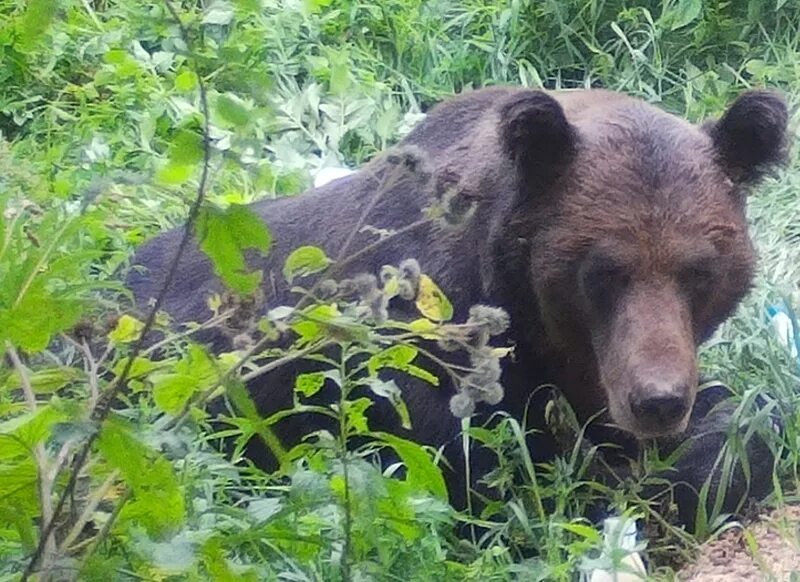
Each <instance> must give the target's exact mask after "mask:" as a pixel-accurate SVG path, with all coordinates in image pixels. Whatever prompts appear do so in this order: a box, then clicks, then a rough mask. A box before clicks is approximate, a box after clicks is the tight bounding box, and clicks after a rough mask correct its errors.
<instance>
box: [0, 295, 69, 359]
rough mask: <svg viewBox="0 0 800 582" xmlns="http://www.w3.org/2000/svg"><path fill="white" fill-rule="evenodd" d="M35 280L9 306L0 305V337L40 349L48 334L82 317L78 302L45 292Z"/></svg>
mask: <svg viewBox="0 0 800 582" xmlns="http://www.w3.org/2000/svg"><path fill="white" fill-rule="evenodd" d="M44 283H45V281H43V280H41V279H40V280H38V281H37V282H36V283H34V285H32V286H31V288H30V290H29V291H28V292H27V293H26V294H25V295H24V296H23V298H22V300H21V301H20V302H19V303H18V304H17V305H16V306H13V307H11V308H10V309H0V341H2V340H9V341H11V343H13V344H14V345H16V346H18V347H20V348H22V349H23V350H25V351H27V352H40V351H42V350H44V349H45V348H46V347H47V346H48V345H49V344H50V340H51V338H52V337H53V336H54V335H55V334H57V333H60V332H62V331H65V330H67V329H69V328H71V327H73V326H74V325H75V324H76V323H78V320H79V319H80V317H81V303H80V302H79V301H77V300H76V299H71V298H68V297H63V298H62V297H54V296H52V295H50V294H49V293H48V292H46V291H45V290H44V289H43V287H44Z"/></svg>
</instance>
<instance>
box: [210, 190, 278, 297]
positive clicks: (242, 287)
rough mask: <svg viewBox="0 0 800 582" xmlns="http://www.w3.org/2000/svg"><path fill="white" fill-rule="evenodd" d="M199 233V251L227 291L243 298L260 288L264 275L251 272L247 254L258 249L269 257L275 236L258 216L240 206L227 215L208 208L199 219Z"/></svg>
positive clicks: (225, 212) (232, 208)
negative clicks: (209, 263)
mask: <svg viewBox="0 0 800 582" xmlns="http://www.w3.org/2000/svg"><path fill="white" fill-rule="evenodd" d="M196 232H197V237H198V239H199V241H200V248H202V249H203V251H204V252H205V253H206V255H208V257H209V258H210V259H211V262H212V263H213V265H214V272H215V273H216V274H217V275H218V276H219V277H220V278H221V279H222V281H223V282H224V283H225V284H226V285H227V286H228V287H230V288H231V289H233V290H234V291H237V292H238V293H241V294H243V295H249V294H251V293H253V292H254V291H255V290H256V289H257V288H258V285H259V284H260V283H261V278H262V276H263V273H261V272H260V271H256V272H248V270H247V264H246V261H245V254H244V253H245V251H246V250H247V249H255V250H257V251H260V253H261V254H262V255H266V254H267V252H268V251H269V247H270V245H271V244H272V235H271V234H270V232H269V229H268V228H267V225H266V223H264V221H263V220H261V218H259V216H258V215H257V214H255V213H254V212H253V211H252V210H250V209H249V208H247V207H246V206H241V205H231V206H230V207H228V208H227V209H226V210H224V211H223V210H219V209H217V208H214V207H206V208H204V209H203V211H202V212H201V215H200V217H199V219H198V224H197V230H196Z"/></svg>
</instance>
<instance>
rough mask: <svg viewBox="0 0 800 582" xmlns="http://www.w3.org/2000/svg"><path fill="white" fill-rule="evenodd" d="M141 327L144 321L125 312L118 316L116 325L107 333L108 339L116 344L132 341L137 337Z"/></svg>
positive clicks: (142, 327)
mask: <svg viewBox="0 0 800 582" xmlns="http://www.w3.org/2000/svg"><path fill="white" fill-rule="evenodd" d="M142 329H144V323H142V322H141V321H139V320H138V319H136V318H135V317H131V316H130V315H127V314H126V315H123V316H122V317H120V318H119V321H117V325H116V327H115V328H114V329H113V330H112V331H111V332H110V333H109V334H108V339H109V340H111V341H112V342H114V343H117V344H127V343H130V342H134V341H136V340H138V339H139V334H141V333H142Z"/></svg>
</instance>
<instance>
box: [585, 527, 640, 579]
mask: <svg viewBox="0 0 800 582" xmlns="http://www.w3.org/2000/svg"><path fill="white" fill-rule="evenodd" d="M603 541H604V546H605V549H604V550H603V554H604V555H606V556H610V554H611V553H612V552H613V551H614V550H617V549H621V550H625V551H627V552H629V553H628V555H626V556H625V557H623V558H622V559H621V560H620V561H619V564H618V566H617V567H616V568H612V569H611V570H600V569H597V570H594V571H593V572H592V573H591V575H590V577H589V582H641V581H642V580H647V568H645V566H644V562H643V561H642V557H641V556H640V555H639V553H638V552H636V551H634V549H635V548H636V520H634V519H629V518H624V517H608V518H606V519H605V520H604V521H603Z"/></svg>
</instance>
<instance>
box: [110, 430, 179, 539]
mask: <svg viewBox="0 0 800 582" xmlns="http://www.w3.org/2000/svg"><path fill="white" fill-rule="evenodd" d="M97 447H98V450H99V451H100V454H101V455H102V456H103V458H104V459H105V460H106V462H108V464H109V465H111V466H112V467H113V468H115V469H118V470H119V471H120V474H121V475H122V477H123V479H124V480H125V482H126V483H127V484H128V485H129V486H130V487H131V490H132V491H133V496H134V497H133V500H132V501H131V502H129V503H128V504H126V505H125V507H124V508H123V510H122V517H124V518H125V519H127V520H130V521H133V522H136V523H139V524H141V525H142V526H143V527H144V528H145V529H146V530H147V532H148V533H149V534H150V535H157V534H161V533H164V532H166V531H170V530H172V531H174V530H176V529H178V528H180V526H181V524H182V523H183V520H184V517H185V508H184V499H183V494H182V493H181V490H180V487H179V486H178V481H177V479H176V478H175V474H174V472H173V470H172V465H171V464H170V463H169V461H167V459H165V458H164V457H163V456H162V455H160V454H159V453H157V452H156V451H154V450H153V449H151V448H150V447H148V446H147V445H145V444H144V443H143V442H141V441H140V440H138V439H137V438H136V436H135V435H134V433H133V431H132V428H131V427H130V426H129V425H127V424H125V423H123V422H122V421H120V420H117V419H115V418H111V419H109V420H107V421H106V422H105V423H104V424H103V427H102V429H101V431H100V436H99V437H98V440H97Z"/></svg>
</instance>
